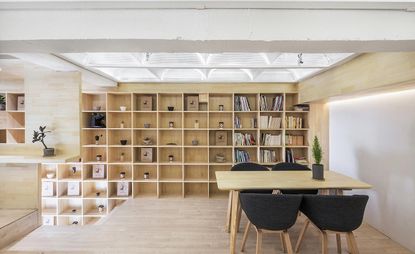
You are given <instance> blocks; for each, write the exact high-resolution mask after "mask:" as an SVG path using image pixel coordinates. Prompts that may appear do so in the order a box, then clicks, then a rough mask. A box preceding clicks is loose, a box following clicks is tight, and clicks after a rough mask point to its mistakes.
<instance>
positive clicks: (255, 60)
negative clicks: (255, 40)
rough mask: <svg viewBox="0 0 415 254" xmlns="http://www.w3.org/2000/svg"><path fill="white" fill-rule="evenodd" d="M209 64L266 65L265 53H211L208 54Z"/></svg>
mask: <svg viewBox="0 0 415 254" xmlns="http://www.w3.org/2000/svg"><path fill="white" fill-rule="evenodd" d="M207 63H208V65H211V66H240V67H244V66H250V65H266V64H267V62H266V59H265V58H264V55H261V54H260V53H222V54H210V55H209V56H208V61H207Z"/></svg>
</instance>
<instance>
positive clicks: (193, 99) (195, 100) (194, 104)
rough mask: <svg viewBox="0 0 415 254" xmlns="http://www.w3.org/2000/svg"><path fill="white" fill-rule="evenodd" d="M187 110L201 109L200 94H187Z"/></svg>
mask: <svg viewBox="0 0 415 254" xmlns="http://www.w3.org/2000/svg"><path fill="white" fill-rule="evenodd" d="M186 103H187V104H186V105H187V110H188V111H199V96H187V101H186Z"/></svg>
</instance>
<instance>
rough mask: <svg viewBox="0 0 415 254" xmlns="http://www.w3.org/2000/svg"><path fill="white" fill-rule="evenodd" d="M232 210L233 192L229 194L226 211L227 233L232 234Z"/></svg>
mask: <svg viewBox="0 0 415 254" xmlns="http://www.w3.org/2000/svg"><path fill="white" fill-rule="evenodd" d="M231 209H232V191H230V192H229V199H228V210H227V211H226V225H225V231H226V232H227V233H229V232H231Z"/></svg>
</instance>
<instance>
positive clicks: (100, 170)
mask: <svg viewBox="0 0 415 254" xmlns="http://www.w3.org/2000/svg"><path fill="white" fill-rule="evenodd" d="M92 178H94V179H103V178H105V165H102V164H98V165H92Z"/></svg>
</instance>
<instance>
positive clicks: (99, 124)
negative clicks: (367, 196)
mask: <svg viewBox="0 0 415 254" xmlns="http://www.w3.org/2000/svg"><path fill="white" fill-rule="evenodd" d="M89 127H90V128H105V127H106V126H105V115H104V114H102V113H92V114H91V116H90V119H89Z"/></svg>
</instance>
